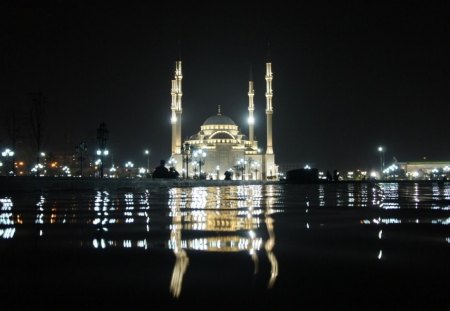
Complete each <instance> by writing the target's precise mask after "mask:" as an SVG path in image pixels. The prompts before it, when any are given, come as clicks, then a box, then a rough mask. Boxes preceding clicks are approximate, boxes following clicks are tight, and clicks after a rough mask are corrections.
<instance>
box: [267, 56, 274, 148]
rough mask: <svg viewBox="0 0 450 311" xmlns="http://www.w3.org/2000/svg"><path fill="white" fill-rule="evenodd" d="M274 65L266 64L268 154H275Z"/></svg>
mask: <svg viewBox="0 0 450 311" xmlns="http://www.w3.org/2000/svg"><path fill="white" fill-rule="evenodd" d="M272 80H273V74H272V63H266V118H267V149H266V154H273V146H272V115H273V107H272V97H273V92H272Z"/></svg>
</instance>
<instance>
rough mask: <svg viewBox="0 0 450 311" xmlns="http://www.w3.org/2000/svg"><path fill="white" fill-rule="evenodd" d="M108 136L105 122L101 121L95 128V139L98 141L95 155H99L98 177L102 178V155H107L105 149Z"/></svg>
mask: <svg viewBox="0 0 450 311" xmlns="http://www.w3.org/2000/svg"><path fill="white" fill-rule="evenodd" d="M108 138H109V131H108V129H107V128H106V124H105V123H101V124H100V126H99V128H98V129H97V141H98V146H99V148H98V150H97V155H99V156H101V161H102V162H101V163H100V178H103V156H105V155H108V150H106V142H107V141H108Z"/></svg>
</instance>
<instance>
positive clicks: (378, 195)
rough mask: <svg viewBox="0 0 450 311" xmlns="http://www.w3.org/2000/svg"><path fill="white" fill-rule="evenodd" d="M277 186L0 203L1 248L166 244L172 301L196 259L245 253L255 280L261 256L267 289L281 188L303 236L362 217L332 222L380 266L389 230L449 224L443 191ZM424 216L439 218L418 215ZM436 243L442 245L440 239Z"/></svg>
mask: <svg viewBox="0 0 450 311" xmlns="http://www.w3.org/2000/svg"><path fill="white" fill-rule="evenodd" d="M280 187H281V186H279V185H278V186H275V185H246V186H243V185H242V186H223V187H193V188H189V187H188V188H171V189H168V193H167V192H166V190H163V191H161V189H156V190H155V191H154V192H152V190H151V191H149V190H145V191H143V192H137V191H136V192H121V191H116V192H108V191H96V192H94V193H93V194H92V195H91V194H88V195H86V193H79V194H73V193H71V194H70V197H65V196H64V195H61V193H56V194H55V193H51V192H49V193H42V194H40V193H36V195H33V196H23V195H20V194H19V195H16V196H5V195H2V196H1V197H0V249H4V247H11V245H12V244H11V243H21V242H22V241H23V239H24V238H26V239H27V241H28V240H33V242H35V243H36V247H38V246H41V247H49V246H56V247H61V246H65V247H66V246H68V245H71V247H83V248H84V247H88V248H94V249H97V250H99V251H101V250H106V249H110V248H121V249H124V250H125V249H132V248H133V249H141V250H145V251H146V250H149V249H151V248H155V247H161V245H166V246H167V247H168V248H169V249H170V250H171V251H172V252H173V253H174V254H175V257H176V261H175V266H174V268H173V272H172V280H171V285H170V291H171V293H172V295H173V296H175V297H178V296H179V295H180V293H181V289H182V284H183V277H184V275H185V273H186V271H187V269H188V266H189V261H190V260H195V258H196V257H195V255H194V254H195V253H196V252H206V253H212V252H215V253H218V252H222V253H232V252H236V253H237V252H243V253H248V255H249V258H250V260H252V261H253V262H254V267H255V268H254V270H255V273H258V264H259V258H262V257H260V256H266V257H267V259H268V261H269V263H270V277H269V279H268V286H269V287H271V286H273V284H274V282H275V280H276V278H277V275H278V262H277V259H276V257H275V255H274V252H273V250H274V246H275V233H274V220H273V218H272V215H273V214H274V213H276V212H278V211H279V210H275V209H274V207H275V206H278V205H277V204H278V203H279V202H275V201H274V200H275V198H276V197H277V195H276V193H278V194H279V191H280V189H282V191H284V192H283V200H284V203H283V206H285V208H289V209H290V210H288V211H287V212H292V207H293V206H292V205H294V207H295V212H296V213H297V212H298V211H299V208H301V203H299V202H304V203H305V210H304V211H305V213H306V217H301V218H295V219H294V218H293V221H296V220H300V221H301V220H302V219H303V220H306V221H307V222H306V224H305V226H306V230H308V231H316V230H318V228H322V227H323V226H328V225H329V223H327V222H323V218H322V217H321V216H319V217H317V216H318V214H321V213H323V211H324V209H326V208H332V209H333V212H334V211H335V208H338V209H339V210H340V211H349V210H351V211H352V212H358V213H359V212H360V213H361V214H357V215H358V216H359V215H360V216H361V217H360V218H353V217H350V218H349V217H344V218H338V220H339V221H341V220H349V219H350V220H351V221H352V224H353V225H354V224H355V222H354V221H355V220H356V222H357V227H358V229H357V230H358V231H356V232H364V231H366V230H369V231H370V232H372V233H371V234H370V236H371V239H376V240H377V242H378V243H366V244H367V245H369V244H370V246H369V247H367V250H369V252H370V256H371V257H372V256H374V257H376V258H377V259H379V260H381V261H382V260H385V259H386V258H387V257H386V254H385V253H386V252H385V250H383V246H384V245H385V240H386V237H387V236H388V235H387V234H386V230H387V229H388V228H392V227H393V226H404V225H407V226H411V225H413V226H423V224H425V225H426V224H428V223H429V224H434V225H444V226H448V225H449V224H450V218H448V216H446V215H447V214H448V211H449V210H450V204H449V202H450V185H449V184H448V183H432V184H427V185H421V184H419V183H415V184H401V183H382V184H371V183H355V184H352V183H348V184H347V183H342V184H336V185H334V184H333V185H332V184H321V185H314V186H311V187H307V188H306V189H304V190H303V192H301V194H298V193H295V194H294V196H292V195H293V193H292V192H291V193H287V190H286V188H280ZM295 189H297V188H295ZM291 190H292V189H291ZM297 190H298V189H297ZM167 199H168V202H167ZM302 200H303V201H302ZM299 204H300V206H299ZM167 209H169V214H168V216H169V217H167V214H166V211H167ZM400 209H403V210H406V213H405V212H403V213H399V212H400V211H399V210H400ZM423 210H428V211H438V212H439V211H440V212H442V213H437V214H436V213H425V214H422V213H421V214H417V213H419V212H421V211H423ZM161 212H163V213H161ZM416 212H417V213H416ZM339 214H341V213H339ZM161 215H164V216H161ZM290 215H292V214H290ZM333 215H336V213H333ZM424 215H425V216H424ZM330 223H331V221H330ZM332 224H333V223H332ZM62 225H63V226H62ZM161 225H162V227H164V228H167V229H169V230H170V233H168V232H167V231H164V235H163V236H162V239H161V235H159V234H158V235H157V238H151V236H152V235H151V234H152V232H155V231H154V230H160V229H159V228H161ZM334 225H335V224H334ZM80 228H82V230H80ZM155 228H157V229H155ZM397 230H399V229H397ZM394 231H395V230H394ZM61 233H64V234H61ZM80 233H81V234H82V235H81V236H80V235H79V234H80ZM423 233H424V232H421V234H423ZM357 235H358V234H357ZM349 238H350V239H352V237H349ZM443 239H445V242H446V243H450V237H448V235H445V236H443ZM15 240H17V241H15ZM391 240H392V239H391ZM41 242H42V244H39V243H41ZM372 242H373V241H372ZM58 243H62V244H58ZM358 243H359V242H358ZM346 244H347V243H346ZM360 246H361V244H358V247H360ZM318 247H319V248H320V247H322V245H318ZM374 247H376V248H375V250H374V249H373V248H374ZM359 251H360V249H359ZM391 251H393V250H392V248H391ZM401 251H402V246H401V245H399V249H398V250H397V252H401ZM189 255H190V257H191V259H189Z"/></svg>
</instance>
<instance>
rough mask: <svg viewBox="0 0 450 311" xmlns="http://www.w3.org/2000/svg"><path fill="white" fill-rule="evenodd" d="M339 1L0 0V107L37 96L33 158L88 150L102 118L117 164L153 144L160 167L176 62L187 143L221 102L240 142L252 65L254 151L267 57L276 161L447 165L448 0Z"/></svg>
mask: <svg viewBox="0 0 450 311" xmlns="http://www.w3.org/2000/svg"><path fill="white" fill-rule="evenodd" d="M336 2H337V1H336ZM339 2H340V3H335V4H333V5H331V4H330V3H328V2H322V1H304V2H303V1H293V2H291V3H290V2H283V1H276V2H274V3H273V4H271V5H264V4H262V1H258V2H252V3H250V2H246V3H242V2H241V1H238V2H231V1H230V2H225V3H222V4H220V3H219V2H215V1H209V2H196V3H191V1H183V2H182V3H183V4H182V5H180V6H178V7H177V6H176V5H175V4H176V3H177V1H164V2H158V3H156V2H149V3H148V4H147V5H142V4H139V5H138V4H137V3H138V2H133V1H126V2H123V3H121V4H120V5H117V6H113V7H111V5H112V4H111V3H116V2H95V1H86V2H84V1H53V2H51V1H33V2H32V1H29V2H26V1H2V3H1V4H0V6H1V7H0V18H1V30H0V33H1V37H0V39H1V43H0V44H1V49H0V66H1V70H0V77H1V81H0V90H1V94H2V96H1V99H0V107H1V109H2V110H3V111H7V110H8V109H7V108H8V107H11V106H16V107H18V108H19V109H21V110H23V115H24V116H25V112H26V110H27V108H26V107H27V106H28V105H29V104H30V102H31V98H30V95H29V93H30V92H37V91H42V93H43V94H44V95H45V97H46V99H47V108H46V111H47V113H46V122H45V127H46V128H45V135H44V138H45V140H44V145H43V149H44V150H45V151H47V152H54V153H58V152H72V151H73V150H74V147H75V146H76V145H77V144H78V143H80V142H81V141H86V142H87V145H88V148H89V149H90V150H91V151H93V150H95V149H96V147H97V143H96V130H97V128H98V126H99V124H100V123H101V122H105V123H106V125H107V128H108V129H109V132H110V137H109V141H108V146H109V149H110V150H111V152H112V155H113V158H114V162H115V163H116V164H119V165H123V163H125V162H126V161H129V160H131V161H134V162H135V163H137V164H138V165H146V163H147V160H146V157H145V156H144V154H143V150H144V149H146V148H150V149H151V152H152V154H151V160H150V161H151V164H150V165H151V166H156V165H157V164H158V163H159V160H160V159H167V158H168V157H169V156H170V151H171V150H170V146H171V126H170V115H171V114H170V113H171V111H170V104H171V96H170V88H171V80H172V78H173V75H174V65H175V61H176V60H177V58H178V57H179V55H181V60H182V61H183V103H182V104H183V124H182V136H183V138H185V137H188V136H191V135H193V134H195V133H196V132H198V131H199V129H200V125H201V124H202V123H203V121H204V120H205V119H206V118H208V117H209V116H211V115H215V114H216V113H217V106H218V105H221V108H222V114H225V115H227V116H229V117H231V118H232V119H233V120H234V121H235V122H236V123H237V124H238V125H239V126H240V129H241V131H243V132H244V133H246V134H247V135H248V126H247V124H246V119H247V116H248V96H247V92H248V80H249V74H250V68H252V72H253V78H254V81H255V92H256V94H255V108H256V112H255V118H256V126H255V131H256V138H257V140H258V141H259V144H260V147H261V148H263V149H264V150H265V145H266V127H265V123H266V119H265V112H264V110H265V96H264V93H265V80H264V73H265V72H264V71H265V62H266V61H267V59H268V57H269V58H270V61H271V62H272V68H273V73H274V80H273V89H274V99H273V106H274V116H273V131H274V134H273V135H274V136H273V145H274V151H275V154H276V163H278V164H286V163H298V165H301V166H302V165H304V164H306V163H308V164H310V165H311V166H313V167H317V168H319V169H323V170H327V169H330V170H332V169H335V168H337V169H350V168H351V169H354V168H363V169H366V168H367V169H370V168H378V166H379V153H378V151H377V147H378V146H379V145H383V146H384V147H385V148H386V155H385V158H386V162H387V163H388V164H389V163H390V162H391V160H392V159H393V157H395V158H396V159H397V160H398V161H415V160H420V159H423V157H426V159H427V160H435V161H443V160H447V161H448V160H450V127H449V125H450V121H449V112H450V109H449V106H450V4H447V3H450V2H449V1H442V2H437V1H389V2H380V1H373V2H366V3H365V4H363V1H339ZM333 3H334V2H333ZM367 3H371V4H367ZM380 3H384V5H381V4H380ZM269 42H270V44H268V43H269ZM269 45H270V48H268V46H269ZM268 51H270V52H268ZM6 117H7V113H3V117H2V123H4V119H5V118H6ZM0 131H1V132H0V147H2V148H3V147H4V146H7V145H8V144H9V138H8V135H6V131H5V126H2V127H1V129H0ZM26 132H27V131H26V130H24V135H25V136H24V137H26V134H27V133H26ZM23 142H24V143H23V144H25V142H26V138H24V139H23ZM28 144H29V143H28ZM17 153H18V155H19V156H20V154H21V151H20V150H17Z"/></svg>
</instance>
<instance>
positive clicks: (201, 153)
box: [194, 149, 206, 179]
mask: <svg viewBox="0 0 450 311" xmlns="http://www.w3.org/2000/svg"><path fill="white" fill-rule="evenodd" d="M197 156H198V157H199V159H198V167H199V171H200V173H199V178H200V179H201V178H202V165H203V164H205V158H206V152H204V151H203V150H202V149H199V150H196V151H194V158H195V159H196V158H197Z"/></svg>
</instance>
